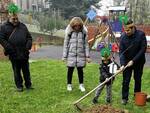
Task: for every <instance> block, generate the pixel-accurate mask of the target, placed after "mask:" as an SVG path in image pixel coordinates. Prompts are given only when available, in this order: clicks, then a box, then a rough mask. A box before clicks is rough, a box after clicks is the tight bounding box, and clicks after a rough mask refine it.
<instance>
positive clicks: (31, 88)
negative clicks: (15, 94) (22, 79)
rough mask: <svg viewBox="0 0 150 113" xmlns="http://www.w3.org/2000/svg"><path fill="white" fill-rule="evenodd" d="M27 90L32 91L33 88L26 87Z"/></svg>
mask: <svg viewBox="0 0 150 113" xmlns="http://www.w3.org/2000/svg"><path fill="white" fill-rule="evenodd" d="M26 89H27V90H33V89H34V88H33V87H26Z"/></svg>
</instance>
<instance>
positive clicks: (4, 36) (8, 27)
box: [0, 21, 32, 59]
mask: <svg viewBox="0 0 150 113" xmlns="http://www.w3.org/2000/svg"><path fill="white" fill-rule="evenodd" d="M14 29H16V30H15V32H14V33H13V34H12V35H11V33H12V32H13V30H14ZM10 35H11V37H9V36H10ZM0 44H1V45H2V46H3V47H4V49H5V55H9V58H10V59H28V58H29V50H30V49H31V46H32V37H31V35H30V33H29V31H28V29H27V27H26V26H25V25H24V24H23V23H20V22H19V24H18V25H17V26H16V27H15V26H13V25H12V24H11V23H10V22H8V21H7V22H6V23H4V24H3V25H2V26H1V27H0Z"/></svg>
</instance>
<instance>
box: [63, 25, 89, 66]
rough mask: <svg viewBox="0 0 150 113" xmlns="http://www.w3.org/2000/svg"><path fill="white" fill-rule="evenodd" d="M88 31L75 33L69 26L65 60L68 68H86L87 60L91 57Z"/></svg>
mask: <svg viewBox="0 0 150 113" xmlns="http://www.w3.org/2000/svg"><path fill="white" fill-rule="evenodd" d="M87 36H88V35H87V29H86V27H85V26H84V27H83V30H82V32H75V31H73V30H72V28H71V27H70V25H68V26H67V28H66V32H65V39H64V48H63V58H64V59H66V60H67V66H68V67H85V65H86V58H88V57H89V45H88V41H87Z"/></svg>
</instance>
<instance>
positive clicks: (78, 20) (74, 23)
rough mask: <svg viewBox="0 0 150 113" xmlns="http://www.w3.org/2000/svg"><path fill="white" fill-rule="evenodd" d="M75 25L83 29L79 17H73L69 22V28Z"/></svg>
mask: <svg viewBox="0 0 150 113" xmlns="http://www.w3.org/2000/svg"><path fill="white" fill-rule="evenodd" d="M75 25H80V26H81V27H83V21H82V19H81V18H80V17H73V18H72V19H71V21H70V26H71V27H74V26H75Z"/></svg>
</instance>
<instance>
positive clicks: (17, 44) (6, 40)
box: [0, 13, 32, 91]
mask: <svg viewBox="0 0 150 113" xmlns="http://www.w3.org/2000/svg"><path fill="white" fill-rule="evenodd" d="M0 44H1V45H2V46H3V48H4V50H5V53H4V54H5V55H8V56H9V59H10V61H11V64H12V68H13V72H14V80H15V84H16V87H17V91H23V78H22V76H21V70H22V72H23V77H24V80H25V86H26V88H27V89H31V88H32V87H31V79H30V71H29V62H28V60H29V50H30V49H31V46H32V37H31V35H30V33H29V31H28V29H27V27H26V26H25V24H23V23H21V22H19V20H18V15H17V14H15V13H11V14H9V17H8V21H7V22H5V23H4V24H3V25H1V27H0Z"/></svg>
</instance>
